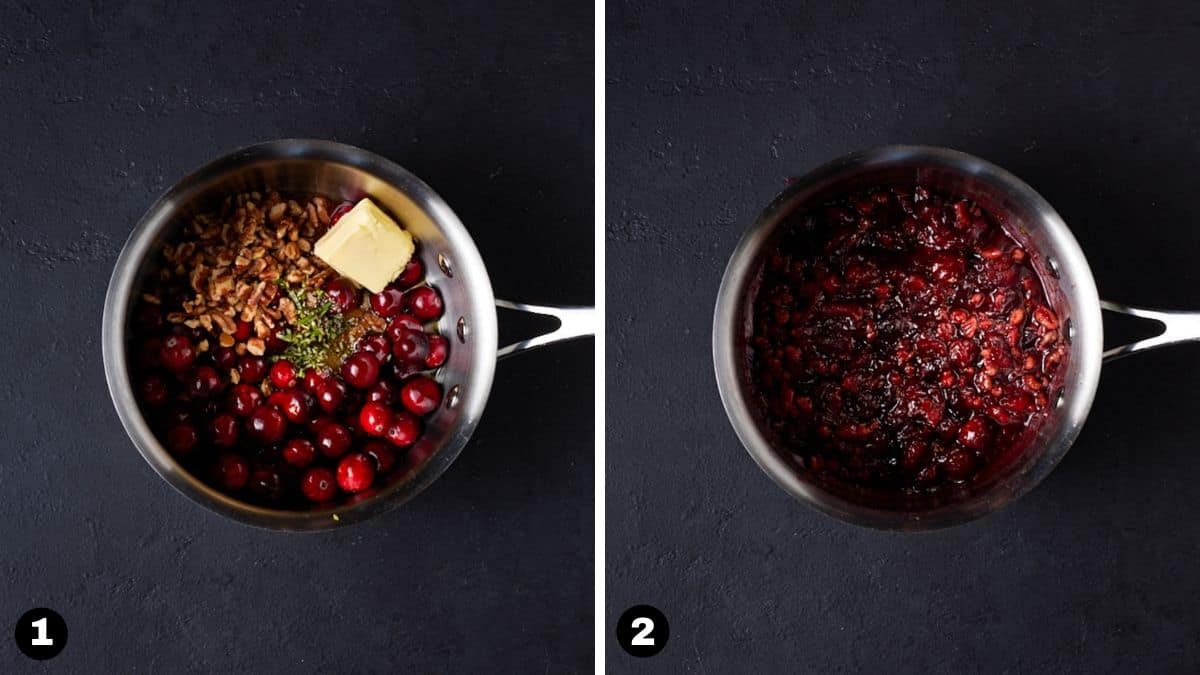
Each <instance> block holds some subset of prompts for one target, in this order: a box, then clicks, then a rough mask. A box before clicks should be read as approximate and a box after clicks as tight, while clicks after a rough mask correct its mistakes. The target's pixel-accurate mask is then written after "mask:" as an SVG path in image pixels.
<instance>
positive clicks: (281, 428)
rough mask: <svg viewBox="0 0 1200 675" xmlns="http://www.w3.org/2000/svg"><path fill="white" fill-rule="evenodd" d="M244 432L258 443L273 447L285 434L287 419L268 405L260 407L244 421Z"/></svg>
mask: <svg viewBox="0 0 1200 675" xmlns="http://www.w3.org/2000/svg"><path fill="white" fill-rule="evenodd" d="M246 432H247V433H248V434H249V435H250V437H251V438H253V439H254V440H256V441H258V442H259V443H265V444H267V445H273V444H275V443H278V442H279V441H281V440H283V435H284V434H285V433H286V432H287V418H286V417H284V415H283V413H281V412H279V411H278V410H276V409H275V408H274V407H272V406H270V405H260V406H258V407H257V408H255V409H254V411H253V412H252V413H250V418H249V419H247V420H246Z"/></svg>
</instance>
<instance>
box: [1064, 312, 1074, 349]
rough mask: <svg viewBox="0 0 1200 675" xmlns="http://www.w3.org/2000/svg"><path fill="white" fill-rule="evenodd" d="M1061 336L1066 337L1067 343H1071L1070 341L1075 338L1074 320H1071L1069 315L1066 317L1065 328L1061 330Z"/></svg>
mask: <svg viewBox="0 0 1200 675" xmlns="http://www.w3.org/2000/svg"><path fill="white" fill-rule="evenodd" d="M1063 336H1065V337H1066V339H1067V344H1071V341H1072V340H1074V339H1075V322H1074V321H1072V320H1071V317H1067V322H1066V330H1064V331H1063Z"/></svg>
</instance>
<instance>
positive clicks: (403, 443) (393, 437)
mask: <svg viewBox="0 0 1200 675" xmlns="http://www.w3.org/2000/svg"><path fill="white" fill-rule="evenodd" d="M420 435H421V423H420V422H419V421H417V418H416V417H413V416H412V415H411V414H410V413H409V412H408V411H405V410H397V411H395V412H394V413H392V423H391V424H390V425H389V426H388V428H387V432H386V433H385V435H384V437H385V438H387V440H388V442H389V443H391V444H392V445H394V446H396V447H398V448H407V447H408V446H410V445H412V444H413V443H416V442H417V438H418V437H420Z"/></svg>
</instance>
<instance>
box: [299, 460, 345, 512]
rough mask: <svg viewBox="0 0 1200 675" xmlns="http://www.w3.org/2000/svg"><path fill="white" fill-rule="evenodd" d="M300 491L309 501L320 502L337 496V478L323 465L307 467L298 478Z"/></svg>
mask: <svg viewBox="0 0 1200 675" xmlns="http://www.w3.org/2000/svg"><path fill="white" fill-rule="evenodd" d="M300 491H301V492H303V493H304V496H305V497H306V498H307V499H308V500H309V501H310V502H316V503H318V504H322V503H324V502H327V501H330V500H332V499H333V498H334V497H336V496H337V479H336V478H334V475H333V472H332V471H330V470H329V469H326V468H325V467H323V466H318V467H316V468H313V469H309V470H308V471H307V472H305V474H304V478H301V479H300Z"/></svg>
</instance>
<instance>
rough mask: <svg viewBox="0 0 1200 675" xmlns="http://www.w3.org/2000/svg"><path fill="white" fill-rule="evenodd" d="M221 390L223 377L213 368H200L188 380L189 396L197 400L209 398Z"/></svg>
mask: <svg viewBox="0 0 1200 675" xmlns="http://www.w3.org/2000/svg"><path fill="white" fill-rule="evenodd" d="M220 388H221V376H220V375H217V371H216V370H214V369H213V368H212V367H211V366H200V367H199V368H197V369H196V370H195V371H194V372H193V373H192V376H191V377H190V378H189V379H188V383H187V391H188V395H189V396H191V397H192V398H195V399H201V398H208V397H209V396H212V395H213V394H215V393H217V391H218V390H219V389H220Z"/></svg>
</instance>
